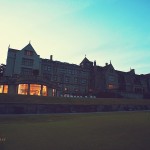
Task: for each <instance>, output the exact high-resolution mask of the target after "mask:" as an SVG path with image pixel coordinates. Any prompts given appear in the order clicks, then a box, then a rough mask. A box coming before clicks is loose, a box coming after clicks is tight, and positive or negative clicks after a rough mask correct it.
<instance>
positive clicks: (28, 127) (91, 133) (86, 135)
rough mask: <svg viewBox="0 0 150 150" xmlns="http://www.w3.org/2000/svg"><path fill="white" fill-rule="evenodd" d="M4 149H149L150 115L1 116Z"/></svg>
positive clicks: (111, 113)
mask: <svg viewBox="0 0 150 150" xmlns="http://www.w3.org/2000/svg"><path fill="white" fill-rule="evenodd" d="M2 137H4V138H6V141H4V142H3V141H0V150H149V148H150V112H108V113H89V114H50V115H11V116H9V115H6V116H5V115H3V116H2V115H1V116H0V139H2Z"/></svg>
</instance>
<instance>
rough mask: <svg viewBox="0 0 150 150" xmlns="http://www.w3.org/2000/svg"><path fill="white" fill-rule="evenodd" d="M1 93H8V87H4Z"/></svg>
mask: <svg viewBox="0 0 150 150" xmlns="http://www.w3.org/2000/svg"><path fill="white" fill-rule="evenodd" d="M3 93H8V85H4V88H3Z"/></svg>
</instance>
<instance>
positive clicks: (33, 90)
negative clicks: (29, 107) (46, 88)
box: [30, 84, 41, 96]
mask: <svg viewBox="0 0 150 150" xmlns="http://www.w3.org/2000/svg"><path fill="white" fill-rule="evenodd" d="M30 95H39V96H40V95H41V85H39V84H30Z"/></svg>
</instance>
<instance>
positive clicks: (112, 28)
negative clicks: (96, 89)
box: [0, 0, 150, 74]
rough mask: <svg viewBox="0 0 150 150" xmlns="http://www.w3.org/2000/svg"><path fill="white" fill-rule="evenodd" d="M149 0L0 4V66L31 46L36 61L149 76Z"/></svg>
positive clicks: (2, 0)
mask: <svg viewBox="0 0 150 150" xmlns="http://www.w3.org/2000/svg"><path fill="white" fill-rule="evenodd" d="M149 8H150V1H149V0H0V63H6V57H7V50H8V46H9V44H10V47H11V48H17V49H22V48H23V47H24V46H25V45H27V44H28V43H29V41H30V40H31V44H32V45H33V47H34V48H35V50H36V52H37V53H38V54H39V55H40V57H41V58H49V56H50V55H53V57H54V60H58V61H62V62H69V63H74V64H79V63H80V62H81V61H82V59H83V58H84V57H85V54H86V57H87V58H88V59H89V60H91V61H94V60H96V62H97V65H100V66H104V65H105V63H106V62H110V60H111V62H112V64H113V66H114V68H115V69H116V70H121V71H129V70H130V67H131V68H132V69H135V72H136V73H137V74H146V73H150V9H149Z"/></svg>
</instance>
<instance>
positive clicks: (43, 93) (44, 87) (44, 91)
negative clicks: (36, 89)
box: [42, 85, 47, 96]
mask: <svg viewBox="0 0 150 150" xmlns="http://www.w3.org/2000/svg"><path fill="white" fill-rule="evenodd" d="M42 95H43V96H47V87H46V86H45V85H43V89H42Z"/></svg>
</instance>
